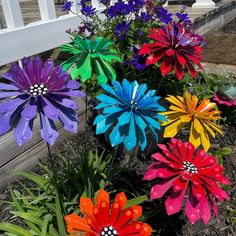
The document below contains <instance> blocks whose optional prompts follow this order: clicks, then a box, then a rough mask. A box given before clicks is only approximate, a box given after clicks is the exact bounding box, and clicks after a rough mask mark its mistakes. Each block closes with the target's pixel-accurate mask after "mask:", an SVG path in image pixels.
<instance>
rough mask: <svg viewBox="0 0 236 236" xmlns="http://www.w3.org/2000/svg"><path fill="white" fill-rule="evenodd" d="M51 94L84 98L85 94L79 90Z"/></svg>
mask: <svg viewBox="0 0 236 236" xmlns="http://www.w3.org/2000/svg"><path fill="white" fill-rule="evenodd" d="M50 94H57V95H63V96H69V97H78V98H80V97H84V95H85V94H84V93H83V92H82V91H79V90H69V91H61V92H50Z"/></svg>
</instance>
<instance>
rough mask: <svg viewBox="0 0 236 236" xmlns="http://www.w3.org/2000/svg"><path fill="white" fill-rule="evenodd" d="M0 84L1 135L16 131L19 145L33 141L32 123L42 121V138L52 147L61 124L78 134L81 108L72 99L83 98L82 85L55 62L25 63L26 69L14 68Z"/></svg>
mask: <svg viewBox="0 0 236 236" xmlns="http://www.w3.org/2000/svg"><path fill="white" fill-rule="evenodd" d="M3 78H5V80H4V81H3V82H2V83H0V101H1V102H0V135H2V134H4V133H6V132H8V131H9V130H10V128H11V127H14V128H15V130H14V136H15V139H16V141H17V143H18V145H22V144H24V143H26V142H27V141H29V140H30V138H31V136H32V132H33V123H34V120H35V118H36V117H37V114H39V117H40V126H41V137H42V139H44V140H45V141H46V142H47V143H49V144H51V145H53V144H54V142H55V141H56V139H57V137H58V132H57V129H56V126H55V122H56V121H58V120H59V121H60V122H61V123H62V125H63V127H64V129H65V130H67V131H69V132H73V133H76V132H77V118H78V115H77V110H78V106H77V104H76V102H75V101H74V100H72V99H71V97H82V96H84V94H83V92H81V91H80V90H79V88H80V83H79V82H77V81H71V80H69V75H68V74H67V73H66V72H64V71H63V70H62V68H61V67H60V66H56V67H55V66H54V62H53V61H52V60H47V61H46V62H43V61H42V60H41V59H40V58H39V57H38V56H35V57H33V58H31V59H29V58H25V59H24V60H23V68H21V67H20V66H19V65H18V64H13V65H12V68H11V69H10V70H9V71H8V72H7V73H5V74H4V75H3Z"/></svg>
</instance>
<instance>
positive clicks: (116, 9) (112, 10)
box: [107, 2, 134, 18]
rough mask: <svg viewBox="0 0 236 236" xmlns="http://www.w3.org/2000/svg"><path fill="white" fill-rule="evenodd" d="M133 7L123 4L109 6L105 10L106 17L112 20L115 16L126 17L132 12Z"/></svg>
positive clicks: (117, 3)
mask: <svg viewBox="0 0 236 236" xmlns="http://www.w3.org/2000/svg"><path fill="white" fill-rule="evenodd" d="M133 10H134V6H133V5H131V4H129V3H128V4H126V3H124V2H116V3H115V4H114V5H113V6H110V7H109V8H108V10H107V15H108V16H109V18H114V17H116V16H126V15H129V14H130V13H131V12H133Z"/></svg>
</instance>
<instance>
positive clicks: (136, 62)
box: [126, 46, 147, 70]
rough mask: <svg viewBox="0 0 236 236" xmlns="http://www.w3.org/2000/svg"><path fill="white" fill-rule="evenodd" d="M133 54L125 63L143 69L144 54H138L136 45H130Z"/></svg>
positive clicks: (144, 65) (144, 66) (144, 63)
mask: <svg viewBox="0 0 236 236" xmlns="http://www.w3.org/2000/svg"><path fill="white" fill-rule="evenodd" d="M131 50H133V52H134V55H133V58H132V60H130V61H128V62H127V63H126V64H129V65H132V66H133V67H134V68H135V69H136V70H144V69H145V68H146V67H147V66H146V56H144V55H138V52H139V48H138V47H136V46H133V47H131Z"/></svg>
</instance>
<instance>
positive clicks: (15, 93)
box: [0, 91, 22, 99]
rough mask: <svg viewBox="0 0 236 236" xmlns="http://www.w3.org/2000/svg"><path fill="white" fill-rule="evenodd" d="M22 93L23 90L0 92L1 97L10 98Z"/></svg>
mask: <svg viewBox="0 0 236 236" xmlns="http://www.w3.org/2000/svg"><path fill="white" fill-rule="evenodd" d="M20 94H22V93H21V92H17V91H16V92H0V99H2V98H8V97H13V96H18V95H20Z"/></svg>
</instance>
